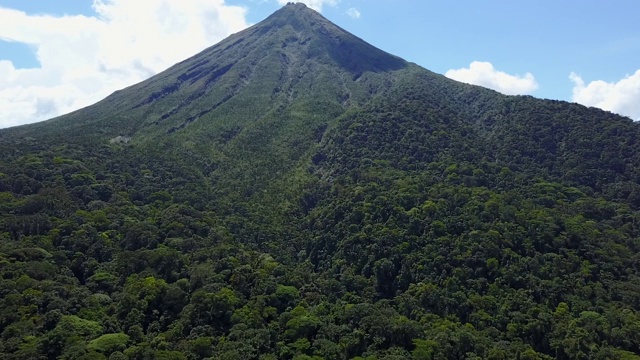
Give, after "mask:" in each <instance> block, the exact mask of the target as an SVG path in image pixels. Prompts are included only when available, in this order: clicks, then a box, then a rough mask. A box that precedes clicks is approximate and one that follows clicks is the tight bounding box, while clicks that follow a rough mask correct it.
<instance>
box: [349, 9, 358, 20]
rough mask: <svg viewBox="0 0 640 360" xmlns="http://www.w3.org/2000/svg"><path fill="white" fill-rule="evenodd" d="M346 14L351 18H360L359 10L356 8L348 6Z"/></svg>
mask: <svg viewBox="0 0 640 360" xmlns="http://www.w3.org/2000/svg"><path fill="white" fill-rule="evenodd" d="M347 15H349V16H350V17H351V18H353V19H360V11H358V9H356V8H349V10H347Z"/></svg>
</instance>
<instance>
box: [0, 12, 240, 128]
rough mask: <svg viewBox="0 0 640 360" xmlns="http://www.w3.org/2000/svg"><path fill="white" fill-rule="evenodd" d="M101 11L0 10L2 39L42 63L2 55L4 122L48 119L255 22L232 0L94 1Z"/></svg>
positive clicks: (0, 104) (0, 79)
mask: <svg viewBox="0 0 640 360" xmlns="http://www.w3.org/2000/svg"><path fill="white" fill-rule="evenodd" d="M93 7H94V10H95V11H96V14H97V15H96V16H82V15H76V16H50V15H30V14H26V13H24V12H21V11H17V10H13V9H8V8H2V7H0V23H2V26H1V27H0V40H3V41H12V42H19V43H25V44H29V45H31V46H32V47H33V48H35V49H36V50H35V51H36V57H37V59H38V61H39V63H40V67H38V68H32V69H16V67H15V66H14V64H13V63H12V62H11V61H8V60H6V59H2V58H1V56H0V109H2V110H1V111H0V127H9V126H14V125H19V124H25V123H29V122H35V121H39V120H44V119H48V118H51V117H54V116H57V115H61V114H64V113H67V112H70V111H73V110H76V109H78V108H80V107H84V106H87V105H90V104H92V103H94V102H96V101H98V100H100V99H102V98H104V97H105V96H107V95H109V94H110V93H111V92H113V91H115V90H117V89H121V88H123V87H126V86H129V85H131V84H134V83H137V82H139V81H142V80H144V79H146V78H148V77H149V76H151V75H153V74H156V73H158V72H160V71H162V70H164V69H166V68H167V67H169V66H171V65H173V64H174V63H176V62H178V61H180V60H183V59H185V58H187V57H189V56H192V55H194V54H195V53H197V52H198V51H201V50H203V49H204V48H206V47H207V46H210V45H213V44H214V43H216V42H218V41H220V40H222V39H223V38H224V37H226V36H228V35H229V34H231V33H233V32H237V31H239V30H241V29H243V28H245V27H247V23H246V19H245V14H246V9H244V8H243V7H239V6H231V5H227V4H225V2H224V0H181V1H172V0H136V1H131V0H94V3H93Z"/></svg>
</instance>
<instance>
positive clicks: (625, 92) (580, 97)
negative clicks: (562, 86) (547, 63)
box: [569, 70, 640, 120]
mask: <svg viewBox="0 0 640 360" xmlns="http://www.w3.org/2000/svg"><path fill="white" fill-rule="evenodd" d="M569 78H570V79H571V81H573V83H574V86H573V96H572V100H573V101H575V102H577V103H580V104H582V105H587V106H595V107H599V108H601V109H604V110H608V111H611V112H615V113H618V114H621V115H624V116H628V117H630V118H632V119H634V120H640V70H637V71H636V72H635V74H633V75H627V76H625V77H624V79H621V80H619V81H618V82H615V83H608V82H605V81H602V80H595V81H592V82H590V83H589V84H585V82H584V80H583V79H582V78H581V77H580V76H579V75H577V74H576V73H573V72H572V73H571V75H569Z"/></svg>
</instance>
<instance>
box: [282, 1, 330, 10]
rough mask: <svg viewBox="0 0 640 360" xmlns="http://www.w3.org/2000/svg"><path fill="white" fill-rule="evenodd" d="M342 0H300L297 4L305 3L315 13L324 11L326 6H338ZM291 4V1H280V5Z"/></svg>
mask: <svg viewBox="0 0 640 360" xmlns="http://www.w3.org/2000/svg"><path fill="white" fill-rule="evenodd" d="M339 1H340V0H298V1H295V2H300V3H303V4H305V5H307V6H308V7H310V8H312V9H313V10H315V11H318V12H320V11H322V7H323V6H324V5H329V6H335V5H337V4H338V2H339ZM289 2H292V1H291V0H278V3H279V4H280V5H285V4H287V3H289Z"/></svg>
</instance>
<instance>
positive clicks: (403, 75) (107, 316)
mask: <svg viewBox="0 0 640 360" xmlns="http://www.w3.org/2000/svg"><path fill="white" fill-rule="evenodd" d="M0 154H1V158H0V357H1V358H3V359H109V360H116V359H243V360H244V359H261V360H267V359H296V360H304V359H307V360H310V359H336V360H337V359H368V360H373V359H381V360H382V359H388V360H391V359H416V360H426V359H523V360H524V359H627V360H628V359H640V127H639V125H638V124H636V123H633V122H632V121H631V120H630V119H628V118H625V117H621V116H618V115H615V114H612V113H608V112H605V111H602V110H599V109H593V108H586V107H584V106H581V105H577V104H570V103H566V102H560V101H550V100H541V99H536V98H533V97H528V96H505V95H501V94H499V93H496V92H494V91H491V90H488V89H484V88H481V87H476V86H472V85H466V84H461V83H457V82H455V81H452V80H449V79H446V78H445V77H443V76H441V75H438V74H434V73H432V72H430V71H428V70H426V69H424V68H421V67H419V66H417V65H415V64H411V63H409V62H406V61H404V60H402V59H400V58H397V57H395V56H393V55H390V54H387V53H385V52H383V51H382V50H379V49H376V48H374V47H372V46H371V45H369V44H367V43H365V42H364V41H362V40H361V39H359V38H357V37H355V36H353V35H351V34H349V33H347V32H345V31H344V30H342V29H340V28H339V27H337V26H335V25H333V24H332V23H330V22H329V21H328V20H326V19H325V18H323V17H322V16H321V15H319V14H318V13H316V12H315V11H313V10H310V9H308V8H306V7H305V6H304V5H301V4H288V5H286V6H284V7H283V8H282V9H281V10H279V11H278V12H276V13H274V14H273V15H272V16H270V17H269V18H267V19H266V20H264V21H263V22H261V23H259V24H256V25H254V26H253V27H251V28H249V29H247V30H244V31H242V32H240V33H238V34H235V35H232V36H231V37H229V38H228V39H226V40H224V41H222V42H221V43H219V44H216V45H214V46H212V47H211V48H209V49H207V50H205V51H204V52H202V53H200V54H198V55H196V56H194V57H193V58H191V59H187V60H185V61H184V62H182V63H179V64H176V65H175V66H174V67H172V68H170V69H168V70H167V71H165V72H163V73H161V74H158V75H156V76H155V77H152V78H151V79H149V80H147V81H145V82H143V83H140V84H137V85H134V86H132V87H130V88H127V89H123V90H121V91H118V92H116V93H114V94H113V95H111V96H109V97H108V98H106V99H105V100H103V101H101V102H99V103H97V104H95V105H93V106H90V107H88V108H85V109H82V110H79V111H77V112H74V113H72V114H69V115H65V116H62V117H59V118H56V119H52V120H49V121H45V122H42V123H38V124H33V125H27V126H22V127H16V128H10V129H4V130H1V131H0Z"/></svg>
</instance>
